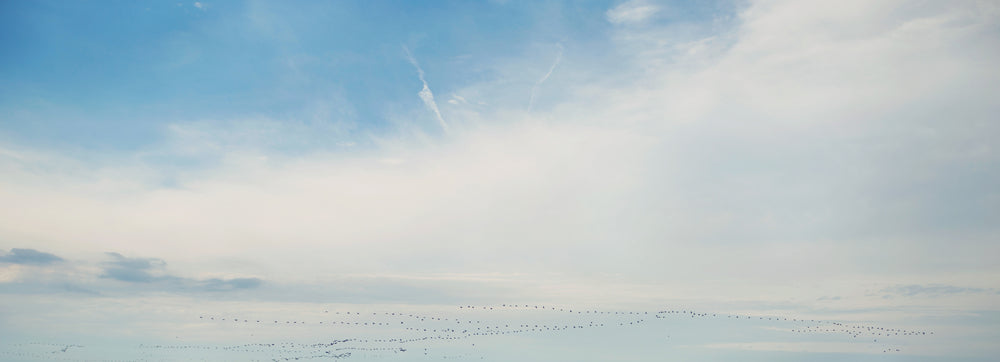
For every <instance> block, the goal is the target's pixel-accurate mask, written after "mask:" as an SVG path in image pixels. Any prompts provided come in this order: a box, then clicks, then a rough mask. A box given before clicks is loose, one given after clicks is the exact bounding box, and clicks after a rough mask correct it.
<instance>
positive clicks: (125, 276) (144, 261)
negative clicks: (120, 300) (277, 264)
mask: <svg viewBox="0 0 1000 362" xmlns="http://www.w3.org/2000/svg"><path fill="white" fill-rule="evenodd" d="M107 255H108V256H111V258H112V259H113V260H112V261H108V262H104V263H102V265H104V274H101V278H108V279H114V280H118V281H123V282H129V283H152V282H156V281H162V280H168V279H170V277H169V276H166V275H163V274H162V272H163V269H165V268H166V266H167V262H165V261H163V260H162V259H156V258H128V257H125V256H124V255H121V254H119V253H107ZM154 272H156V273H159V274H160V275H154V274H153V273H154Z"/></svg>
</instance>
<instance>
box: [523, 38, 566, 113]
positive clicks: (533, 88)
mask: <svg viewBox="0 0 1000 362" xmlns="http://www.w3.org/2000/svg"><path fill="white" fill-rule="evenodd" d="M558 47H559V52H558V53H556V59H555V60H553V61H552V66H550V67H549V71H548V72H545V75H543V76H542V77H541V78H539V79H538V81H536V82H535V85H533V86H531V95H530V96H529V97H528V112H531V109H532V107H534V105H535V94H536V92H538V87H539V86H541V85H542V83H544V82H545V81H546V80H548V79H549V76H551V75H552V72H554V71H555V70H556V66H558V65H559V62H561V61H562V56H563V46H562V44H559V45H558Z"/></svg>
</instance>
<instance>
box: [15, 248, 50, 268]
mask: <svg viewBox="0 0 1000 362" xmlns="http://www.w3.org/2000/svg"><path fill="white" fill-rule="evenodd" d="M61 261H63V258H60V257H58V256H55V255H54V254H49V253H45V252H41V251H38V250H35V249H17V248H14V249H10V252H9V253H5V254H3V255H0V263H10V264H32V265H45V264H52V263H57V262H61Z"/></svg>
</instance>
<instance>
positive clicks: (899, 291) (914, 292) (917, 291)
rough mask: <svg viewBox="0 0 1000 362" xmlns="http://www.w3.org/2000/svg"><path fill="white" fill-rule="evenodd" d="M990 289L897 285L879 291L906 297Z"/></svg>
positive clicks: (975, 291) (966, 292)
mask: <svg viewBox="0 0 1000 362" xmlns="http://www.w3.org/2000/svg"><path fill="white" fill-rule="evenodd" d="M990 291H991V290H990V289H983V288H969V287H958V286H954V285H919V284H911V285H897V286H893V287H888V288H885V289H882V290H881V291H879V293H889V294H894V295H901V296H906V297H915V296H931V297H934V296H942V295H954V294H977V293H986V292H990Z"/></svg>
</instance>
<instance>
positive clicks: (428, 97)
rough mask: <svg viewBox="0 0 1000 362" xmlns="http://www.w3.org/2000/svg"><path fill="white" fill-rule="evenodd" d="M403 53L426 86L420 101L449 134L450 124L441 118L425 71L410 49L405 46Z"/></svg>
mask: <svg viewBox="0 0 1000 362" xmlns="http://www.w3.org/2000/svg"><path fill="white" fill-rule="evenodd" d="M403 52H404V53H406V60H409V61H410V64H413V67H414V68H417V75H418V76H419V77H420V82H421V83H423V85H424V88H423V89H421V90H420V92H419V93H417V95H419V96H420V100H422V101H424V105H426V106H427V109H429V110H430V111H431V112H432V113H434V118H435V119H437V121H438V124H439V125H441V130H443V131H444V132H445V133H448V132H449V128H448V123H447V122H445V121H444V117H442V116H441V110H440V109H439V108H438V105H437V102H435V101H434V93H433V92H431V88H430V87H428V86H427V79H425V78H424V69H423V68H421V67H420V64H419V63H417V59H416V58H414V57H413V54H411V53H410V49H409V48H407V47H405V46H404V47H403Z"/></svg>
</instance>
